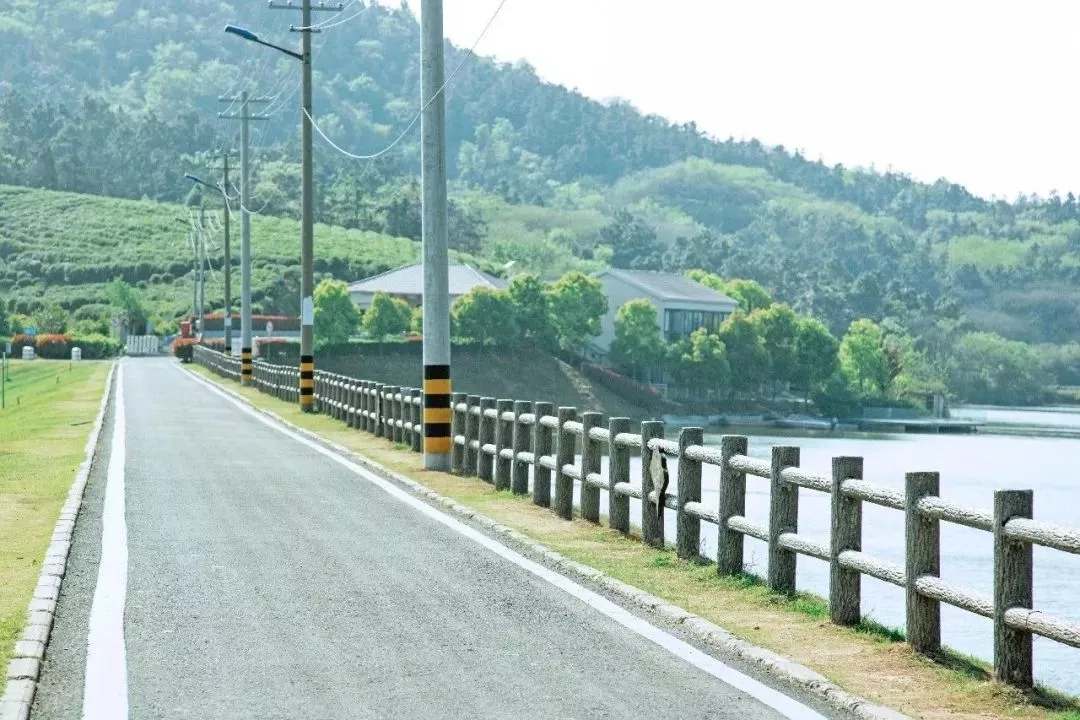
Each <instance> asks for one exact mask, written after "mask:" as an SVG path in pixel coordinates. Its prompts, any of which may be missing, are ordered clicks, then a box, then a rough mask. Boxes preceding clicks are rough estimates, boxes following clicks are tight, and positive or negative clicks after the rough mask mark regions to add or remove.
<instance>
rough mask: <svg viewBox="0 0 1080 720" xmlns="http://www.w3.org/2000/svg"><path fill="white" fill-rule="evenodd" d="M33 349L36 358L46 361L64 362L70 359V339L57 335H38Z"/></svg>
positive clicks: (66, 336)
mask: <svg viewBox="0 0 1080 720" xmlns="http://www.w3.org/2000/svg"><path fill="white" fill-rule="evenodd" d="M34 348H35V350H36V351H37V355H38V357H41V358H45V359H46V360H66V359H68V358H70V357H71V337H69V336H68V335H59V334H55V335H52V334H50V335H38V336H37V338H36V342H35V343H34ZM20 352H21V351H20Z"/></svg>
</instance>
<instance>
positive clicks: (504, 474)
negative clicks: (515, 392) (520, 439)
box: [495, 400, 514, 490]
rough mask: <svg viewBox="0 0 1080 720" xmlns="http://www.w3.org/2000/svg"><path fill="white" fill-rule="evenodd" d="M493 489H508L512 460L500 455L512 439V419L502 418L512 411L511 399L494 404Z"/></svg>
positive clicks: (507, 448)
mask: <svg viewBox="0 0 1080 720" xmlns="http://www.w3.org/2000/svg"><path fill="white" fill-rule="evenodd" d="M495 412H497V413H498V417H496V418H495V489H496V490H509V489H510V469H511V467H512V466H513V461H512V460H510V459H509V458H504V457H503V456H502V453H503V450H509V449H510V448H511V445H512V441H513V433H514V421H513V420H509V421H507V420H504V419H503V413H512V412H514V401H513V400H499V401H498V402H497V403H496V404H495Z"/></svg>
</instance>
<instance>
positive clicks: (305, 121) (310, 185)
mask: <svg viewBox="0 0 1080 720" xmlns="http://www.w3.org/2000/svg"><path fill="white" fill-rule="evenodd" d="M270 7H271V8H275V9H278V10H295V9H296V7H295V6H294V5H292V3H291V2H290V3H289V4H288V5H276V4H274V3H273V1H272V0H271V3H270ZM343 8H344V5H343V4H342V3H338V4H337V5H336V6H334V7H327V6H326V5H324V4H323V3H321V2H320V3H319V5H318V6H316V7H314V8H313V7H312V6H311V0H302V3H301V5H300V27H296V26H292V27H290V28H289V29H290V30H291V31H293V32H299V33H300V34H301V46H300V47H301V49H300V55H301V58H300V62H301V63H302V65H303V81H302V87H301V100H300V102H301V111H300V145H301V169H300V174H301V189H300V409H301V410H303V411H304V412H314V410H315V298H314V293H315V270H314V256H315V249H314V245H315V181H314V167H313V163H314V159H313V158H312V136H311V133H312V128H311V34H312V33H314V32H319V29H318V28H316V27H313V26H312V24H311V13H312V11H313V10H323V11H330V12H341V10H342V9H343Z"/></svg>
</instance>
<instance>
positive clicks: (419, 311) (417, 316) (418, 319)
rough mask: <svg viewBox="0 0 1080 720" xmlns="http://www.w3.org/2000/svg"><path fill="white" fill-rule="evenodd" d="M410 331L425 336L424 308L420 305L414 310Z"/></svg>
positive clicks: (410, 321) (410, 320)
mask: <svg viewBox="0 0 1080 720" xmlns="http://www.w3.org/2000/svg"><path fill="white" fill-rule="evenodd" d="M409 330H410V331H412V332H414V333H416V334H417V335H423V334H424V308H422V307H420V306H419V305H417V306H416V307H414V308H413V311H412V317H411V318H410V319H409Z"/></svg>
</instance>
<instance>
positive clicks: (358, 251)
mask: <svg viewBox="0 0 1080 720" xmlns="http://www.w3.org/2000/svg"><path fill="white" fill-rule="evenodd" d="M206 216H207V217H206V225H205V227H206V228H207V230H208V235H209V240H208V246H209V250H208V254H209V265H210V268H211V271H209V272H208V274H207V275H206V278H205V282H206V303H207V307H206V310H207V312H210V311H213V310H220V309H221V307H222V305H223V302H224V278H223V275H222V273H221V268H222V267H223V265H224V247H223V244H222V239H223V233H222V231H221V213H220V212H218V213H214V212H212V211H208V212H207V213H206ZM215 216H216V219H215ZM192 217H196V218H197V217H198V215H197V213H196V212H195V211H194V210H193V208H191V207H187V206H183V205H175V204H169V203H160V202H153V201H149V200H142V201H134V200H120V199H115V198H102V197H95V196H91V195H75V194H71V193H60V192H49V191H42V190H30V189H27V188H16V187H6V186H0V296H2V297H4V298H5V299H7V298H10V299H11V301H12V302H13V303H14V304H13V307H12V309H13V310H14V311H15V312H19V313H33V312H34V311H36V310H37V309H39V308H40V307H42V306H43V305H47V304H50V303H54V302H55V303H58V304H60V305H61V306H63V307H64V308H66V309H68V310H71V311H79V312H78V313H77V316H82V317H95V316H97V315H102V314H106V313H107V308H105V306H104V303H105V302H106V300H105V287H104V284H105V283H106V282H108V281H110V280H112V279H114V278H116V277H123V278H124V279H125V280H127V281H128V282H129V283H131V284H132V285H134V286H136V287H138V288H139V289H140V290H141V294H142V296H143V298H144V300H145V302H146V304H147V305H148V307H149V308H150V309H151V310H152V311H153V312H155V313H156V315H157V319H159V320H173V319H175V318H177V317H179V316H181V315H184V314H188V313H190V312H191V299H192V280H193V271H192V266H193V255H192V250H191V246H190V245H189V241H188V234H189V231H190V228H191V225H190V222H191V219H192ZM238 225H239V223H235V222H234V223H233V227H232V232H231V235H232V243H233V244H232V263H233V288H234V290H233V293H234V302H238V298H239V287H240V285H239V283H240V232H239V227H238ZM299 232H300V231H299V224H298V223H297V222H296V221H294V220H291V219H288V218H276V217H269V216H263V215H256V216H254V217H252V221H251V238H252V240H251V245H252V304H253V307H255V309H256V311H257V312H266V313H271V314H274V313H277V314H291V315H296V314H298V313H299V303H300V301H299V297H300V295H299V293H300V289H299V287H300V286H299V282H300V267H299V266H300V255H299V251H298V246H299ZM315 238H316V247H317V250H318V252H317V257H316V262H315V270H316V275H317V277H323V276H331V277H334V278H336V279H341V280H355V279H358V278H361V277H366V276H368V275H371V274H375V273H377V272H382V271H384V270H388V269H390V268H393V267H397V266H399V265H403V264H406V263H410V262H414V261H416V260H417V259H418V258H419V257H420V247H419V245H418V244H417V243H415V242H413V241H411V240H407V239H403V238H394V237H389V236H386V235H380V234H377V233H373V232H367V231H359V230H347V229H345V228H340V227H330V226H324V225H319V226H317V227H316V229H315ZM462 257H466V259H469V260H470V261H471V260H472V259H471V258H468V257H467V256H462ZM106 316H107V315H106Z"/></svg>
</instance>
